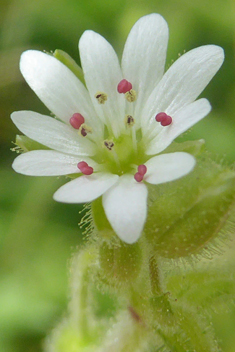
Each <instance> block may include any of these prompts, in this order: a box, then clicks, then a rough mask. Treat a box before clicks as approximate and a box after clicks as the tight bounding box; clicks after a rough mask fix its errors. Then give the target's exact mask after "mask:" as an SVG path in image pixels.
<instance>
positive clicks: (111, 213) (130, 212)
mask: <svg viewBox="0 0 235 352" xmlns="http://www.w3.org/2000/svg"><path fill="white" fill-rule="evenodd" d="M147 195H148V191H147V187H146V186H145V185H144V184H143V183H137V182H136V181H135V180H134V177H133V176H132V175H124V176H122V177H120V178H119V182H118V183H117V184H115V185H114V186H113V187H112V188H110V189H109V190H108V191H107V192H106V193H105V194H104V195H103V207H104V210H105V213H106V216H107V218H108V220H109V222H110V224H111V225H112V227H113V229H114V231H115V232H116V233H117V235H118V236H119V237H120V239H121V240H123V241H124V242H126V243H134V242H136V241H137V240H138V239H139V237H140V235H141V233H142V230H143V227H144V223H145V220H146V216H147Z"/></svg>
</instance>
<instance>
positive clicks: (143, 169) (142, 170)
mask: <svg viewBox="0 0 235 352" xmlns="http://www.w3.org/2000/svg"><path fill="white" fill-rule="evenodd" d="M146 172H147V166H145V165H144V164H142V165H139V166H138V173H139V174H141V175H145V174H146Z"/></svg>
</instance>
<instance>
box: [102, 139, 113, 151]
mask: <svg viewBox="0 0 235 352" xmlns="http://www.w3.org/2000/svg"><path fill="white" fill-rule="evenodd" d="M104 147H105V148H107V149H108V150H112V149H113V147H114V143H113V141H108V140H107V139H106V140H104Z"/></svg>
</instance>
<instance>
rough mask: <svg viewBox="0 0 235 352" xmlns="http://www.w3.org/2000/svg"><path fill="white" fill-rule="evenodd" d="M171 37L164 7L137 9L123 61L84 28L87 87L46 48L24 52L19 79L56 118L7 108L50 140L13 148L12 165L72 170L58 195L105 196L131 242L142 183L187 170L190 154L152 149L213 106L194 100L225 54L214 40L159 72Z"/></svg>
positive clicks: (115, 223)
mask: <svg viewBox="0 0 235 352" xmlns="http://www.w3.org/2000/svg"><path fill="white" fill-rule="evenodd" d="M167 41H168V26H167V23H166V22H165V20H164V19H163V18H162V17H161V16H160V15H158V14H151V15H148V16H145V17H142V18H141V19H140V20H139V21H138V22H137V23H136V24H135V25H134V27H133V28H132V30H131V32H130V34H129V36H128V38H127V41H126V44H125V47H124V52H123V56H122V62H121V67H120V64H119V61H118V58H117V55H116V54H115V52H114V50H113V48H112V47H111V46H110V44H109V43H108V42H107V41H106V40H105V39H104V38H103V37H101V36H100V35H99V34H97V33H94V32H93V31H90V30H89V31H86V32H85V33H84V34H83V35H82V37H81V39H80V42H79V49H80V56H81V63H82V68H83V71H84V77H85V82H86V87H87V88H86V87H85V86H84V85H83V84H82V83H81V81H80V80H79V79H78V78H77V77H76V76H75V75H74V74H73V73H72V72H71V71H70V70H69V69H68V68H67V67H66V66H65V65H64V64H63V63H61V62H60V61H59V60H57V59H56V58H54V57H53V56H51V55H48V54H46V53H42V52H39V51H34V50H32V51H26V52H25V53H23V54H22V57H21V61H20V69H21V72H22V74H23V76H24V78H25V79H26V81H27V82H28V84H29V85H30V87H31V88H32V89H33V90H34V91H35V93H36V94H37V95H38V97H39V98H40V99H41V100H42V102H43V103H44V104H45V105H46V106H47V107H48V109H49V110H50V111H51V112H52V113H53V114H54V115H55V116H56V117H57V119H55V118H52V117H49V116H45V115H41V114H38V113H36V112H32V111H19V112H14V113H13V114H12V120H13V122H14V123H15V124H16V126H17V127H18V128H19V129H20V130H21V131H22V132H23V133H24V134H25V135H27V136H28V137H30V138H31V139H34V140H35V141H37V142H39V143H41V144H43V145H45V146H47V147H48V148H50V150H35V151H30V152H27V153H24V154H22V155H20V156H18V157H17V158H16V159H15V161H14V163H13V168H14V169H15V170H16V171H17V172H19V173H22V174H25V175H33V176H55V175H67V174H73V173H74V174H77V175H76V176H77V177H76V178H75V179H74V180H72V181H70V182H68V183H67V184H65V185H64V186H62V187H61V188H60V189H59V190H58V191H57V192H56V193H55V194H54V199H55V200H57V201H59V202H66V203H83V202H91V201H93V200H94V199H96V198H98V197H100V196H102V202H103V207H104V210H105V213H106V216H107V218H108V220H109V221H110V224H111V226H112V227H113V229H114V231H115V232H116V233H117V235H118V236H119V237H120V238H121V239H122V240H123V241H125V242H127V243H133V242H135V241H137V240H138V238H139V236H140V234H141V232H142V230H143V226H144V223H145V220H146V215H147V193H148V192H147V186H146V182H148V183H152V184H160V183H163V182H169V181H173V180H175V179H178V178H179V177H182V176H184V175H186V174H187V173H189V172H190V171H191V170H192V169H193V167H194V165H195V160H194V157H193V156H191V155H189V154H187V153H183V152H176V153H167V154H160V155H156V154H159V153H161V152H162V151H163V150H164V149H165V148H166V147H167V146H169V145H170V144H171V142H172V141H173V140H174V139H175V138H176V137H177V136H179V135H180V134H181V133H182V132H184V131H186V130H187V129H188V128H190V127H191V126H192V125H194V124H195V123H196V122H198V121H199V120H201V119H202V118H203V117H204V116H206V115H207V114H208V113H209V111H210V109H211V107H210V104H209V102H208V101H207V100H206V99H203V98H202V99H199V100H197V101H195V99H196V98H197V97H198V95H199V94H200V93H201V92H202V91H203V89H204V88H205V87H206V85H207V84H208V83H209V81H210V80H211V79H212V77H213V76H214V74H215V73H216V72H217V70H218V69H219V68H220V66H221V64H222V62H223V59H224V54H223V50H222V49H221V48H220V47H218V46H215V45H206V46H201V47H199V48H196V49H194V50H191V51H189V52H188V53H186V54H184V55H183V56H181V57H180V58H179V59H178V60H177V61H176V62H175V63H174V64H173V65H172V66H171V67H170V68H169V70H168V71H167V72H166V73H165V74H164V75H163V73H164V65H165V58H166V49H167ZM160 113H161V114H160ZM71 118H72V119H71ZM138 167H139V169H138Z"/></svg>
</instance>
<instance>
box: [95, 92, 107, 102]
mask: <svg viewBox="0 0 235 352" xmlns="http://www.w3.org/2000/svg"><path fill="white" fill-rule="evenodd" d="M95 98H96V99H97V101H98V103H99V104H104V103H105V102H106V100H107V99H108V96H107V94H106V93H104V92H97V93H96V94H95Z"/></svg>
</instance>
